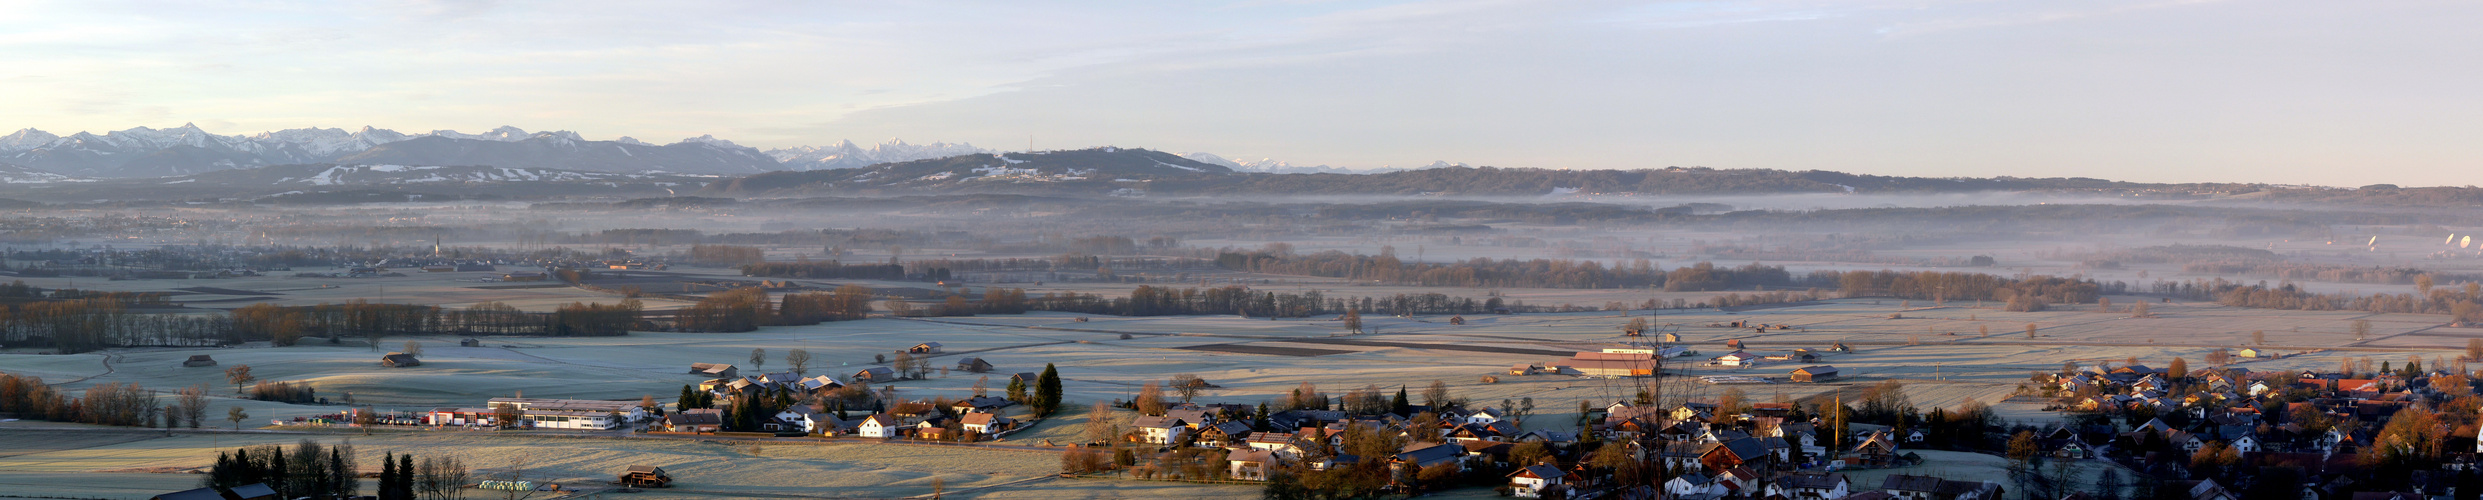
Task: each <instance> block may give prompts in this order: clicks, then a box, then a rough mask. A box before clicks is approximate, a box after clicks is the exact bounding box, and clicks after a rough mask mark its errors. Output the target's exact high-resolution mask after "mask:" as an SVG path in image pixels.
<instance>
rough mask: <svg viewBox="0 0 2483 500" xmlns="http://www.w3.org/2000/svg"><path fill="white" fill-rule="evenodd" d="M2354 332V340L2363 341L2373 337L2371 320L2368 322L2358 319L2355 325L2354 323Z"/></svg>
mask: <svg viewBox="0 0 2483 500" xmlns="http://www.w3.org/2000/svg"><path fill="white" fill-rule="evenodd" d="M2353 330H2354V340H2362V339H2364V338H2369V337H2370V336H2371V320H2367V319H2357V320H2354V323H2353Z"/></svg>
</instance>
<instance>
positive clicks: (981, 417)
mask: <svg viewBox="0 0 2483 500" xmlns="http://www.w3.org/2000/svg"><path fill="white" fill-rule="evenodd" d="M964 419H965V425H991V424H992V423H993V422H1007V421H1009V419H1008V418H1007V417H1002V416H1000V415H996V414H991V413H968V414H966V416H965V417H964Z"/></svg>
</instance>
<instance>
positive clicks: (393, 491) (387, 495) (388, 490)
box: [379, 452, 404, 500]
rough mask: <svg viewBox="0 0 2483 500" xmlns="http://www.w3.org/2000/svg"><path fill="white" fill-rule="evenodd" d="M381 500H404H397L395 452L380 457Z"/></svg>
mask: <svg viewBox="0 0 2483 500" xmlns="http://www.w3.org/2000/svg"><path fill="white" fill-rule="evenodd" d="M379 500H404V499H401V498H397V454H396V453H395V452H384V453H382V454H381V455H380V458H379Z"/></svg>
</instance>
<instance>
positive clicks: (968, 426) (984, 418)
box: [961, 413, 1017, 434]
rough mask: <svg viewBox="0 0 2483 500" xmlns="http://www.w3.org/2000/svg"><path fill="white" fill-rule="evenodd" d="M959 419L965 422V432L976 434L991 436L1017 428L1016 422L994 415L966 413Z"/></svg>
mask: <svg viewBox="0 0 2483 500" xmlns="http://www.w3.org/2000/svg"><path fill="white" fill-rule="evenodd" d="M961 419H962V420H964V421H965V424H964V426H965V430H966V432H972V433H976V434H993V433H998V432H1000V431H1005V430H1009V428H1010V427H1016V426H1017V421H1014V420H1009V417H1005V416H1001V415H999V414H996V413H968V414H966V416H964V417H961Z"/></svg>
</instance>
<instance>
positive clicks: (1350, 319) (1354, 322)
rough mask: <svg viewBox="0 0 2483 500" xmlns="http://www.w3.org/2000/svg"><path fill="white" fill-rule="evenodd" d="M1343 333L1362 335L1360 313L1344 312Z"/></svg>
mask: <svg viewBox="0 0 2483 500" xmlns="http://www.w3.org/2000/svg"><path fill="white" fill-rule="evenodd" d="M1345 332H1346V333H1354V334H1359V333H1362V311H1360V310H1356V309H1346V310H1345Z"/></svg>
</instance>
